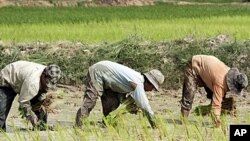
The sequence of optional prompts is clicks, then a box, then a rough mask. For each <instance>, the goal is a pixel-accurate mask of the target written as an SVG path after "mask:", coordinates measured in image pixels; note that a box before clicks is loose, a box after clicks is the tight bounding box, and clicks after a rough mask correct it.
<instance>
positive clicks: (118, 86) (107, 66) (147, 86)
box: [76, 61, 164, 128]
mask: <svg viewBox="0 0 250 141" xmlns="http://www.w3.org/2000/svg"><path fill="white" fill-rule="evenodd" d="M163 81H164V75H163V74H162V73H161V72H160V71H159V70H156V69H154V70H151V71H149V72H147V73H140V72H137V71H135V70H133V69H131V68H129V67H127V66H124V65H122V64H118V63H115V62H111V61H100V62H98V63H96V64H94V65H92V66H91V67H90V68H89V69H88V74H87V78H86V90H85V93H84V98H83V104H82V106H81V107H80V108H79V110H78V111H77V114H76V126H78V127H82V119H83V118H86V117H88V116H89V113H90V112H91V110H92V109H93V108H94V106H95V105H96V101H97V99H98V97H101V102H102V107H103V114H104V116H107V115H108V114H109V113H110V112H111V111H113V110H115V109H116V108H117V107H118V106H119V104H120V102H121V99H122V97H124V96H125V95H126V94H128V93H130V96H131V97H132V98H133V100H134V101H135V103H136V105H137V106H138V107H140V108H141V109H142V111H143V112H144V114H145V115H146V117H147V118H148V120H149V123H150V125H151V127H152V128H154V127H156V125H155V122H154V120H153V117H154V112H153V110H152V109H151V106H150V104H149V101H148V98H147V96H146V94H145V91H152V90H153V89H156V90H159V87H160V85H161V84H162V83H163ZM112 94H113V95H112Z"/></svg>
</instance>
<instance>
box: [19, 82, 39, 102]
mask: <svg viewBox="0 0 250 141" xmlns="http://www.w3.org/2000/svg"><path fill="white" fill-rule="evenodd" d="M36 81H37V80H33V82H32V81H31V80H30V79H26V80H25V81H24V82H23V84H22V87H21V91H20V95H19V99H18V102H19V103H20V105H21V106H22V104H23V103H26V104H27V103H29V101H30V100H31V99H32V98H33V97H35V96H36V95H37V94H38V91H39V85H40V82H36Z"/></svg>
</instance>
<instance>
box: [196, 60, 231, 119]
mask: <svg viewBox="0 0 250 141" xmlns="http://www.w3.org/2000/svg"><path fill="white" fill-rule="evenodd" d="M192 68H193V70H194V71H195V73H196V74H198V75H199V76H200V77H201V79H202V80H203V82H204V83H205V84H206V86H207V87H208V88H209V89H210V90H212V91H213V98H212V109H213V112H214V114H215V115H220V113H221V103H222V100H223V97H224V96H225V94H226V92H227V91H228V87H227V83H226V75H227V73H228V71H229V69H230V68H229V67H228V66H227V65H225V64H224V63H223V62H222V61H220V60H219V59H218V58H216V57H214V56H209V55H195V56H193V58H192Z"/></svg>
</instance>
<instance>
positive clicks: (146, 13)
mask: <svg viewBox="0 0 250 141" xmlns="http://www.w3.org/2000/svg"><path fill="white" fill-rule="evenodd" d="M249 15H250V7H249V6H229V5H226V6H218V5H209V6H205V5H203V6H194V5H192V6H177V5H172V4H158V5H156V6H142V7H134V6H131V7H90V8H86V7H57V8H48V7H47V8H45V7H4V8H0V24H8V25H13V24H24V23H29V24H37V23H43V24H52V23H55V24H65V23H72V24H76V23H89V22H90V23H91V22H97V23H98V22H102V23H103V22H104V23H105V22H110V21H113V20H126V21H130V20H154V19H155V20H171V19H178V18H206V17H216V16H249Z"/></svg>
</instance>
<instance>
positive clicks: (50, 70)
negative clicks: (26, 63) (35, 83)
mask: <svg viewBox="0 0 250 141" xmlns="http://www.w3.org/2000/svg"><path fill="white" fill-rule="evenodd" d="M44 71H45V76H46V85H47V87H48V88H51V89H54V88H55V87H56V84H57V82H58V81H59V79H60V78H61V73H62V72H61V69H60V67H59V66H58V65H55V64H51V65H49V66H47V67H46V68H45V70H44Z"/></svg>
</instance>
